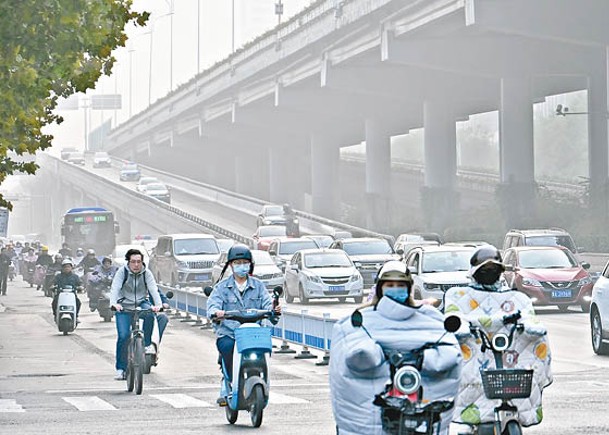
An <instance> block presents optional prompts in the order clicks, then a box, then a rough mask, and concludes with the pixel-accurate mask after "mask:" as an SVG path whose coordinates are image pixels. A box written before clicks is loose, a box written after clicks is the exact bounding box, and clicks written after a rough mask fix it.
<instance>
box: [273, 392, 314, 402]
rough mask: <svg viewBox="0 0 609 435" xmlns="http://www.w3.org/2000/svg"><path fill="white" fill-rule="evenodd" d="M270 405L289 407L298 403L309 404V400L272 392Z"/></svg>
mask: <svg viewBox="0 0 609 435" xmlns="http://www.w3.org/2000/svg"><path fill="white" fill-rule="evenodd" d="M269 403H271V404H273V405H289V404H296V403H309V401H308V400H305V399H299V398H298V397H292V396H286V395H285V394H279V393H276V392H274V391H271V393H270V395H269Z"/></svg>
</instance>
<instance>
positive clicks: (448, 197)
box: [421, 100, 459, 232]
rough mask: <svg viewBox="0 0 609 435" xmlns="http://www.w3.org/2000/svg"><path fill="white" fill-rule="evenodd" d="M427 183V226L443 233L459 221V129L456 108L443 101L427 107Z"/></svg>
mask: <svg viewBox="0 0 609 435" xmlns="http://www.w3.org/2000/svg"><path fill="white" fill-rule="evenodd" d="M423 117H424V139H423V140H424V145H425V150H424V155H425V181H424V185H423V188H422V192H421V202H422V204H421V205H422V208H423V213H424V216H425V221H426V226H427V228H428V229H429V230H432V231H437V232H443V231H444V230H446V228H447V227H448V225H449V224H450V223H451V222H453V223H454V221H455V217H456V215H457V213H456V210H458V206H459V197H458V193H457V190H456V189H455V184H456V178H457V130H456V124H455V117H454V113H453V110H452V107H450V106H449V105H447V103H445V102H442V101H440V100H427V101H425V103H424V105H423Z"/></svg>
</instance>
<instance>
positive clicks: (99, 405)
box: [62, 396, 116, 411]
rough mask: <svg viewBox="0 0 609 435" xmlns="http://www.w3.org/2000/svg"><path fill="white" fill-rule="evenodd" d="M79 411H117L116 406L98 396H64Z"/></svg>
mask: <svg viewBox="0 0 609 435" xmlns="http://www.w3.org/2000/svg"><path fill="white" fill-rule="evenodd" d="M62 399H63V400H65V401H66V402H68V403H69V404H70V405H72V406H74V407H75V408H76V409H78V410H79V411H116V408H115V407H114V406H112V405H111V404H109V403H108V402H106V401H105V400H102V399H100V398H99V397H97V396H84V397H83V396H81V397H62Z"/></svg>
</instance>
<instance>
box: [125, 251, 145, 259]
mask: <svg viewBox="0 0 609 435" xmlns="http://www.w3.org/2000/svg"><path fill="white" fill-rule="evenodd" d="M134 255H141V257H142V260H143V259H144V254H142V251H140V250H139V249H135V248H131V249H129V250H128V251H127V253H126V254H125V260H127V262H129V260H131V257H132V256H134Z"/></svg>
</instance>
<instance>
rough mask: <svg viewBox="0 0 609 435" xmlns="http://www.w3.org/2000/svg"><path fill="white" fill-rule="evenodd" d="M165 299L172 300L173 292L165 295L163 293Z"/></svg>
mask: <svg viewBox="0 0 609 435" xmlns="http://www.w3.org/2000/svg"><path fill="white" fill-rule="evenodd" d="M165 297H166V298H167V299H171V298H173V292H172V291H168V292H167V293H165Z"/></svg>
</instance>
